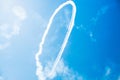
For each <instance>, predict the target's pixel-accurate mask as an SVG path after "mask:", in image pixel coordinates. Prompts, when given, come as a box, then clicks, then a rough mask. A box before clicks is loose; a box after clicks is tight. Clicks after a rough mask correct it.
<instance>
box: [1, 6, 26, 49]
mask: <svg viewBox="0 0 120 80" xmlns="http://www.w3.org/2000/svg"><path fill="white" fill-rule="evenodd" d="M8 6H9V5H8ZM11 12H12V13H11ZM6 13H7V14H9V16H13V15H14V18H12V19H10V20H11V21H7V22H3V23H1V25H0V38H2V40H5V41H6V42H5V41H4V43H2V42H0V49H4V48H6V47H8V46H9V45H10V44H8V42H9V43H10V39H12V38H13V37H14V36H17V35H19V34H20V26H21V24H22V21H24V20H25V19H26V18H27V13H26V10H25V8H23V7H22V6H14V7H10V10H9V12H6ZM15 16H16V17H15ZM2 18H4V15H3V17H2Z"/></svg>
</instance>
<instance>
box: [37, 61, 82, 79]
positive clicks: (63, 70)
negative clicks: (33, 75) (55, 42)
mask: <svg viewBox="0 0 120 80" xmlns="http://www.w3.org/2000/svg"><path fill="white" fill-rule="evenodd" d="M52 65H53V61H50V62H48V63H47V65H46V66H45V68H43V71H42V73H40V74H41V75H40V74H39V80H46V79H47V77H48V74H49V72H50V71H51V68H52ZM57 77H60V78H61V80H83V77H82V76H80V75H79V74H78V73H77V72H74V71H73V70H72V69H70V68H69V67H68V66H66V65H65V64H64V62H63V60H60V61H59V63H58V65H57V67H56V69H55V71H54V73H53V74H52V75H51V76H49V79H50V80H54V79H55V78H57ZM49 79H48V80H49Z"/></svg>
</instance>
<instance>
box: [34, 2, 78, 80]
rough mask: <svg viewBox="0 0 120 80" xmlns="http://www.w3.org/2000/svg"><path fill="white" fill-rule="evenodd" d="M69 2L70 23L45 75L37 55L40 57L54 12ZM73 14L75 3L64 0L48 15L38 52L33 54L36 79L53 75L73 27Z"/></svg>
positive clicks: (44, 78)
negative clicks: (48, 71) (70, 8)
mask: <svg viewBox="0 0 120 80" xmlns="http://www.w3.org/2000/svg"><path fill="white" fill-rule="evenodd" d="M69 4H70V5H72V7H73V10H72V17H71V21H70V24H69V27H68V31H67V33H66V35H65V39H64V41H63V44H62V46H61V49H60V51H59V53H58V56H57V58H56V60H55V62H54V64H53V67H52V70H51V71H50V73H49V74H48V75H45V73H44V72H43V67H42V64H41V62H40V61H39V57H40V55H41V54H42V50H43V45H44V42H45V39H46V36H47V34H48V31H49V29H50V27H51V24H52V21H53V19H54V17H55V16H56V14H57V13H58V12H59V11H60V10H61V9H62V8H63V7H65V6H66V5H69ZM75 15H76V5H75V3H74V2H73V1H72V0H69V1H66V2H65V3H63V4H61V5H60V6H59V7H58V8H57V9H56V10H55V11H54V13H53V14H52V16H51V17H50V20H49V23H48V25H47V28H46V30H45V32H44V34H43V37H42V40H41V42H40V44H39V51H38V52H37V53H36V55H35V60H36V67H37V69H36V75H37V76H38V79H39V80H46V78H50V77H51V76H52V75H53V73H54V70H55V68H56V66H57V64H58V62H59V61H60V59H61V56H62V54H63V51H64V49H65V46H66V44H67V42H68V38H69V36H70V33H71V31H72V29H73V26H74V19H75Z"/></svg>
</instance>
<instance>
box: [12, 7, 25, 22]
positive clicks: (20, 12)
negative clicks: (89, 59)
mask: <svg viewBox="0 0 120 80" xmlns="http://www.w3.org/2000/svg"><path fill="white" fill-rule="evenodd" d="M12 11H13V13H14V14H15V16H17V17H18V18H19V19H20V20H25V19H26V17H27V13H26V10H25V8H23V7H21V6H14V7H13V8H12Z"/></svg>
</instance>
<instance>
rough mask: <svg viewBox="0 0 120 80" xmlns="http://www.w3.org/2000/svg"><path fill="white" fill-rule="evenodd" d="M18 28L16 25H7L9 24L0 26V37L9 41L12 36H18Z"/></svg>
mask: <svg viewBox="0 0 120 80" xmlns="http://www.w3.org/2000/svg"><path fill="white" fill-rule="evenodd" d="M19 31H20V28H19V26H18V25H17V24H13V25H9V24H2V25H1V26H0V36H2V37H4V38H6V39H10V38H12V37H13V36H14V35H17V34H19Z"/></svg>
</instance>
